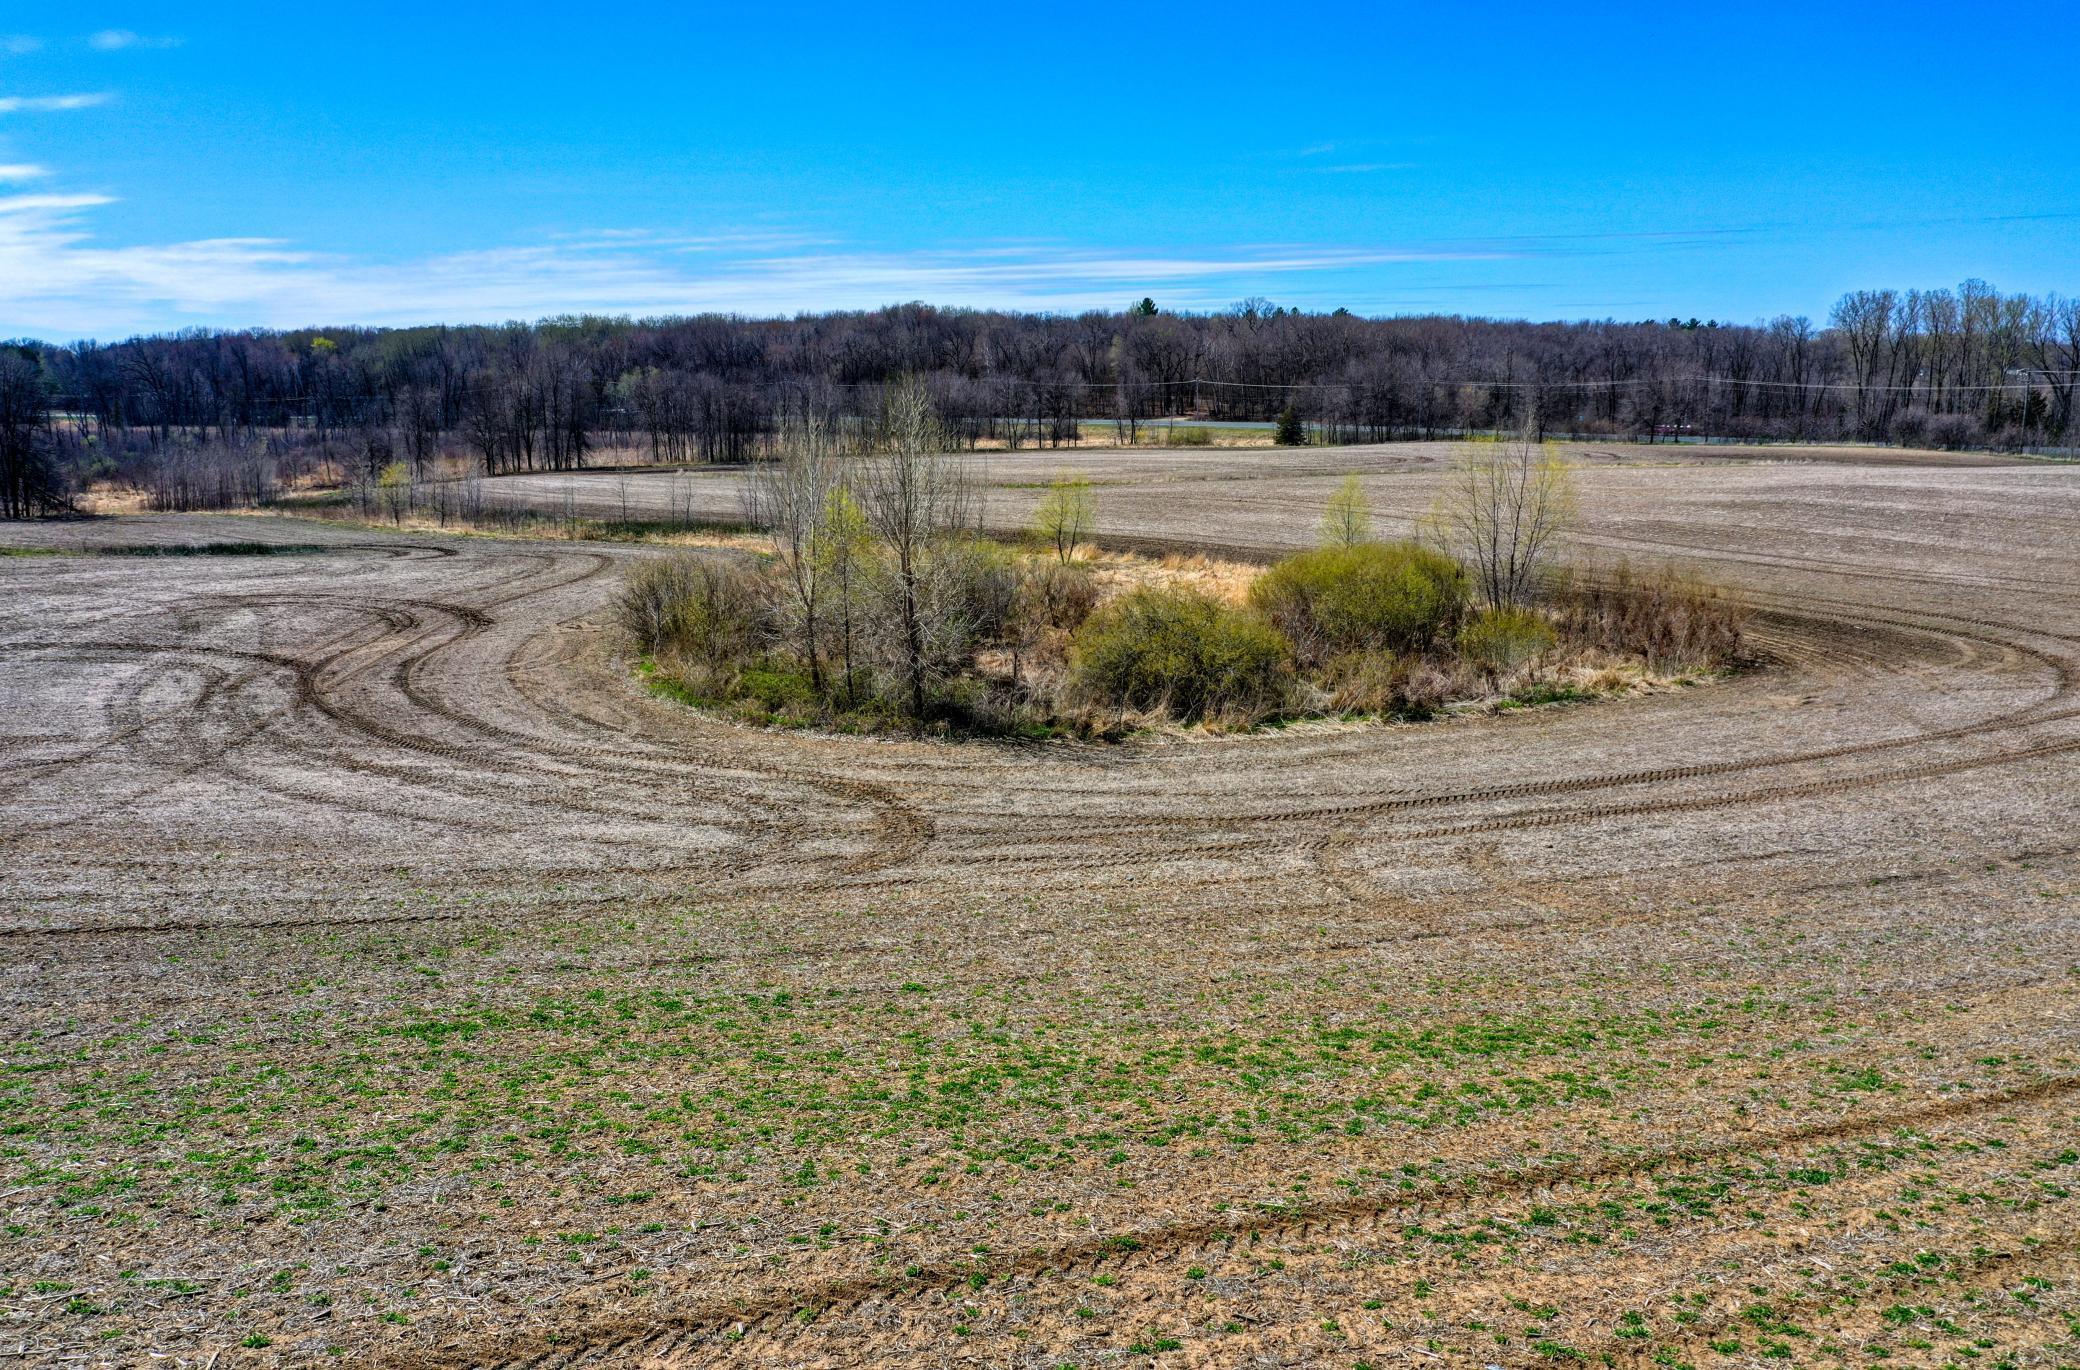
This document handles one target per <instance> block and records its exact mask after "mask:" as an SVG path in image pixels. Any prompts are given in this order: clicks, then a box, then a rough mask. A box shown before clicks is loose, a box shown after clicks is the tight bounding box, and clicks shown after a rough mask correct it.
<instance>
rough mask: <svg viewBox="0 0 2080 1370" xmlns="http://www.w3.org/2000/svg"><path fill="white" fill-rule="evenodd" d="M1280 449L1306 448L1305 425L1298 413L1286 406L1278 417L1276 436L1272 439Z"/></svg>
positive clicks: (1290, 406)
mask: <svg viewBox="0 0 2080 1370" xmlns="http://www.w3.org/2000/svg"><path fill="white" fill-rule="evenodd" d="M1272 441H1274V442H1276V443H1277V444H1278V445H1279V446H1280V447H1305V446H1307V424H1306V422H1305V421H1304V420H1303V419H1302V418H1301V417H1300V411H1299V410H1297V409H1295V408H1293V406H1292V405H1290V404H1289V405H1287V406H1286V407H1285V409H1284V410H1283V411H1281V412H1280V414H1279V416H1278V434H1277V436H1276V437H1274V438H1273V439H1272Z"/></svg>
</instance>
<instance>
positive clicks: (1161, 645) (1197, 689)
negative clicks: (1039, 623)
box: [1072, 589, 1292, 724]
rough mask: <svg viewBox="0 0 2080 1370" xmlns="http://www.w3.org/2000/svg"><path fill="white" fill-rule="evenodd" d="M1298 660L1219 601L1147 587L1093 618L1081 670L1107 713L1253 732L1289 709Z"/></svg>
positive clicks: (1077, 665) (1083, 636)
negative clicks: (1168, 717)
mask: <svg viewBox="0 0 2080 1370" xmlns="http://www.w3.org/2000/svg"><path fill="white" fill-rule="evenodd" d="M1291 655H1292V649H1291V646H1290V644H1288V643H1287V641H1286V639H1285V637H1284V635H1283V634H1281V633H1280V632H1279V631H1278V630H1277V629H1276V628H1274V627H1272V626H1271V625H1270V624H1268V623H1266V622H1265V621H1264V620H1263V619H1261V618H1259V617H1257V616H1256V615H1254V614H1250V613H1246V612H1244V611H1243V610H1240V609H1236V608H1232V607H1230V606H1229V605H1226V604H1223V603H1222V602H1221V601H1220V600H1217V599H1215V598H1214V597H1213V596H1211V595H1208V594H1203V593H1200V592H1199V591H1196V590H1155V589H1141V590H1136V591H1134V592H1133V593H1131V594H1129V595H1126V596H1125V597H1123V598H1121V599H1118V600H1115V601H1114V602H1113V603H1111V604H1108V605H1106V606H1105V607H1104V608H1102V609H1100V610H1098V612H1097V613H1095V614H1093V615H1092V616H1091V618H1090V620H1089V622H1087V623H1085V624H1084V625H1083V627H1082V629H1081V630H1080V631H1078V632H1077V634H1076V636H1075V640H1074V647H1073V651H1072V663H1073V665H1074V669H1075V674H1076V680H1077V682H1078V684H1079V685H1080V686H1081V687H1082V689H1083V690H1084V691H1085V692H1086V693H1087V694H1088V695H1089V696H1090V697H1091V698H1092V699H1094V700H1095V701H1097V702H1099V703H1100V704H1101V705H1103V706H1109V707H1113V708H1116V709H1121V710H1125V709H1136V710H1140V711H1143V712H1157V711H1167V712H1169V713H1170V714H1172V715H1174V716H1175V717H1177V718H1180V719H1183V720H1185V721H1187V722H1194V721H1197V720H1200V719H1214V720H1217V721H1221V722H1232V723H1242V724H1249V723H1255V722H1257V721H1258V720H1260V719H1262V718H1264V717H1265V716H1267V715H1269V714H1272V713H1276V712H1277V711H1278V710H1279V708H1280V706H1281V704H1282V703H1283V702H1284V699H1285V694H1286V686H1287V684H1288V680H1289V663H1290V660H1291Z"/></svg>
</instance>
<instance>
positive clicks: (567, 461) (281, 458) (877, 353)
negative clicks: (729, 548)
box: [14, 281, 2080, 500]
mask: <svg viewBox="0 0 2080 1370" xmlns="http://www.w3.org/2000/svg"><path fill="white" fill-rule="evenodd" d="M14 352H15V354H17V355H20V356H23V357H25V358H27V359H29V360H31V361H33V363H34V365H35V367H36V370H37V379H38V384H39V385H40V387H41V389H42V391H43V392H44V394H45V395H46V396H47V402H48V408H49V410H50V412H51V413H53V414H54V415H56V416H57V417H58V419H59V420H60V422H59V423H58V424H57V425H56V430H55V431H54V436H53V437H52V439H51V440H52V441H53V442H58V443H59V444H60V445H65V444H66V442H67V439H68V435H69V446H66V450H65V453H64V454H63V455H65V456H66V457H67V458H68V461H67V462H66V465H67V468H68V469H69V470H72V471H73V472H74V474H76V475H81V476H86V477H93V476H97V475H101V476H109V475H113V476H115V477H117V478H119V479H121V478H126V477H131V476H136V475H139V474H141V473H148V472H151V471H158V470H161V469H163V468H168V467H169V466H171V467H178V466H180V464H181V454H183V453H189V454H192V453H194V452H196V451H200V450H205V449H206V450H207V451H208V453H209V454H210V455H209V460H208V462H207V463H206V465H207V467H208V468H209V469H208V472H207V473H203V474H199V475H198V474H196V473H195V472H193V471H191V472H189V473H188V474H187V475H184V476H182V477H181V478H180V479H179V480H177V481H174V482H172V483H170V484H169V486H168V490H167V493H168V495H169V498H172V499H175V500H179V499H182V498H185V496H183V495H182V494H181V493H180V489H181V488H185V487H195V488H196V489H198V490H201V491H204V492H209V491H213V490H215V488H216V487H218V486H224V487H226V488H228V489H232V490H250V489H251V488H253V487H255V486H257V485H261V484H265V483H267V482H268V481H270V480H272V479H273V478H274V477H273V475H269V474H262V472H263V470H264V471H267V472H280V471H284V470H286V473H287V474H291V475H294V474H298V473H299V468H300V464H301V463H303V462H306V461H309V460H314V459H319V458H322V459H323V460H327V461H331V462H334V463H338V462H340V461H343V460H344V461H352V462H357V463H360V464H362V465H364V466H365V467H366V468H367V469H369V470H379V469H383V468H387V467H388V466H390V465H391V464H393V463H398V462H402V463H405V464H406V465H407V466H408V467H409V468H411V469H412V470H413V471H414V472H415V473H416V474H425V473H427V472H428V471H429V469H430V468H431V467H432V466H433V465H434V463H435V462H436V461H437V460H440V459H447V460H450V461H462V460H467V461H468V462H469V463H470V464H471V465H472V466H473V467H474V468H475V469H476V470H478V471H481V472H483V473H485V474H498V473H502V472H507V471H526V470H545V469H546V470H563V469H572V468H576V467H581V466H584V465H586V464H587V463H588V461H592V460H596V459H597V458H596V454H597V453H599V452H601V451H603V450H608V449H611V450H614V451H616V452H617V453H623V452H626V451H627V450H629V449H631V448H633V449H636V450H639V451H641V452H644V453H646V454H647V455H648V456H649V457H650V458H652V459H654V460H658V461H668V462H685V461H707V462H715V461H724V462H727V461H738V460H742V459H744V458H746V457H748V456H751V455H754V454H756V453H757V452H759V451H761V450H763V449H764V448H765V447H766V446H768V445H769V443H770V441H771V439H772V435H773V434H774V433H775V432H777V431H778V429H779V427H780V426H781V425H782V424H783V423H784V422H787V421H789V420H790V419H796V418H814V419H817V420H819V421H837V422H840V423H842V422H844V421H847V420H857V419H858V418H859V417H860V416H866V415H872V414H875V413H878V412H879V411H880V409H881V406H882V402H883V398H884V395H883V391H884V389H885V387H886V386H888V385H889V384H890V382H891V381H893V380H894V379H895V378H898V377H918V378H921V379H922V380H923V382H924V383H925V385H926V386H927V388H928V389H929V391H930V394H931V397H932V401H933V404H934V406H935V408H936V410H937V412H938V413H939V414H940V416H941V417H942V420H943V421H944V423H945V425H946V427H947V430H948V431H949V432H950V433H951V434H952V435H953V437H954V438H955V439H956V440H957V441H961V442H964V443H969V444H975V443H980V442H984V441H990V442H1003V443H1007V444H1012V445H1024V444H1059V443H1063V442H1069V441H1074V440H1076V439H1078V438H1080V437H1083V436H1085V430H1086V429H1087V428H1088V427H1089V426H1090V425H1093V424H1099V425H1106V426H1107V428H1106V430H1105V432H1104V434H1103V436H1106V437H1108V438H1117V439H1118V440H1120V441H1126V442H1132V441H1136V440H1139V439H1141V438H1143V437H1144V431H1143V430H1144V429H1145V428H1146V426H1147V425H1148V424H1149V423H1150V422H1151V421H1152V420H1159V419H1167V418H1174V417H1179V416H1191V417H1196V418H1201V419H1208V420H1215V421H1219V420H1248V421H1262V422H1269V421H1271V420H1274V419H1276V418H1277V417H1278V416H1280V415H1281V414H1282V413H1284V412H1285V411H1287V410H1288V409H1290V410H1292V411H1293V413H1294V414H1295V415H1297V416H1298V417H1299V418H1300V419H1301V420H1302V421H1304V422H1305V424H1306V425H1307V427H1308V429H1309V430H1310V432H1311V435H1312V436H1313V437H1314V438H1315V439H1316V440H1321V441H1336V442H1348V441H1386V440H1394V439H1405V438H1436V437H1448V436H1456V435H1461V434H1465V433H1468V432H1489V431H1500V430H1504V429H1513V428H1515V427H1516V426H1517V425H1518V424H1519V423H1521V422H1522V421H1523V420H1524V419H1525V418H1526V417H1527V416H1528V417H1530V418H1531V419H1532V420H1533V421H1534V422H1535V423H1536V424H1537V425H1538V426H1539V427H1540V428H1541V429H1543V430H1544V431H1545V432H1546V433H1548V434H1554V433H1564V434H1575V435H1582V436H1607V437H1611V438H1614V439H1615V438H1631V439H1642V440H1668V439H1673V438H1687V437H1698V438H1703V437H1712V438H1725V439H1749V440H1802V441H1837V440H1859V441H1870V442H1896V443H1902V444H1935V445H1941V446H1948V447H1997V448H2018V447H2024V446H2030V445H2038V446H2043V445H2053V444H2060V443H2066V442H2070V441H2072V439H2073V435H2074V433H2075V427H2074V413H2073V408H2074V398H2075V382H2076V380H2080V302H2076V301H2074V300H2071V299H2066V298H2062V297H2058V296H2041V297H2039V296H2029V295H2010V294H2003V293H2001V292H1999V291H1997V290H1994V289H1992V288H1991V287H1989V286H1987V285H1985V284H1984V283H1982V282H1977V281H1968V282H1966V283H1965V284H1964V285H1962V286H1961V287H1959V288H1958V289H1956V290H1932V291H1906V292H1898V291H1890V290H1874V291H1858V292H1855V293H1853V294H1851V295H1848V296H1845V297H1844V298H1843V299H1842V301H1841V302H1840V303H1839V304H1838V305H1837V306H1836V307H1835V309H1834V310H1833V312H1832V314H1831V316H1830V318H1829V321H1828V323H1827V325H1826V326H1824V327H1823V326H1820V325H1816V324H1815V323H1813V322H1812V321H1811V320H1809V319H1806V318H1794V317H1789V316H1786V317H1780V318H1777V319H1774V320H1772V321H1770V322H1767V323H1758V324H1730V323H1723V322H1720V321H1717V320H1707V321H1703V322H1700V321H1698V320H1695V319H1690V320H1679V319H1668V320H1664V321H1645V322H1616V321H1611V320H1605V321H1601V322H1582V323H1543V324H1539V323H1524V322H1512V321H1505V320H1492V319H1469V318H1459V317H1444V316H1431V317H1400V318H1381V319H1367V318H1360V317H1357V316H1355V315H1353V314H1351V313H1349V312H1348V311H1344V310H1338V311H1336V312H1334V313H1326V314H1324V313H1307V312H1304V311H1300V310H1292V309H1283V308H1278V307H1274V306H1271V305H1269V304H1268V303H1266V302H1264V301H1261V300H1249V301H1244V302H1242V303H1240V304H1237V305H1235V306H1233V307H1232V308H1230V309H1228V310H1226V311H1223V312H1220V313H1215V314H1176V313H1166V312H1164V311H1162V310H1160V309H1158V308H1156V307H1155V305H1154V302H1153V301H1144V302H1143V303H1142V304H1141V305H1140V306H1137V307H1135V308H1133V309H1130V310H1128V311H1126V312H1124V313H1117V314H1113V313H1099V312H1094V313H1087V314H1082V315H1078V316H1075V317H1066V316H1060V315H1043V314H1020V313H1003V312H995V311H984V310H965V309H937V308H932V307H930V306H926V305H915V304H913V305H902V306H897V307H892V308H887V309H881V310H876V311H872V312H865V313H836V314H821V315H804V316H800V317H796V318H792V319H750V318H738V317H725V316H716V315H710V316H701V317H697V318H678V319H645V320H630V319H619V318H603V317H589V316H587V317H566V318H557V319H549V320H544V321H542V322H540V323H536V324H507V325H503V326H495V327H459V328H449V327H435V328H407V329H363V328H330V329H324V330H312V329H299V330H294V331H289V332H269V331H240V332H220V331H208V330H189V331H185V332H182V333H178V334H173V335H164V336H155V337H141V338H133V339H130V340H128V341H125V342H119V343H110V344H102V343H92V342H86V343H79V344H75V345H71V346H56V345H49V344H40V343H26V344H16V345H14ZM191 464H192V463H191ZM227 464H228V465H229V466H231V467H232V468H234V470H233V474H232V475H230V476H228V477H220V476H219V475H218V474H217V471H218V468H221V467H224V466H226V465H227Z"/></svg>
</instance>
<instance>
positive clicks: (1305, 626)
mask: <svg viewBox="0 0 2080 1370" xmlns="http://www.w3.org/2000/svg"><path fill="white" fill-rule="evenodd" d="M1466 594H1467V580H1466V572H1465V570H1464V568H1462V567H1461V566H1460V565H1459V563H1458V562H1456V561H1454V560H1453V559H1452V558H1450V557H1448V556H1446V555H1444V554H1443V553H1442V552H1436V551H1432V550H1431V549H1429V548H1427V547H1421V546H1418V545H1416V544H1415V543H1412V542H1361V543H1356V544H1354V545H1351V546H1348V547H1323V548H1321V549H1319V550H1317V551H1313V552H1302V553H1301V554H1300V555H1298V556H1295V557H1288V558H1286V559H1285V560H1284V561H1281V562H1280V563H1278V564H1277V565H1276V566H1274V567H1272V568H1271V569H1270V570H1269V571H1266V572H1265V573H1264V574H1263V575H1262V576H1260V577H1258V579H1257V582H1256V583H1255V584H1254V585H1252V586H1251V587H1250V603H1251V604H1252V605H1254V606H1255V607H1256V609H1257V610H1258V611H1259V612H1260V613H1262V614H1263V615H1264V616H1265V617H1266V618H1267V619H1269V620H1270V621H1271V622H1272V623H1273V624H1274V625H1276V626H1277V628H1278V629H1279V631H1280V632H1282V633H1284V634H1285V635H1286V637H1287V638H1288V639H1290V640H1291V642H1292V644H1293V648H1294V650H1295V652H1297V653H1298V654H1299V655H1300V657H1301V659H1302V660H1304V661H1307V662H1309V663H1311V664H1320V663H1322V662H1325V661H1327V660H1329V659H1330V658H1332V657H1336V656H1340V655H1343V654H1346V653H1350V652H1382V651H1388V652H1420V651H1423V650H1425V649H1427V648H1428V647H1430V646H1431V645H1432V644H1433V643H1434V642H1436V641H1438V640H1439V639H1440V638H1442V637H1443V636H1445V635H1446V634H1448V633H1449V631H1450V630H1451V628H1452V626H1453V625H1454V624H1455V623H1457V621H1458V619H1459V615H1460V614H1461V613H1462V612H1463V611H1464V609H1465V607H1466Z"/></svg>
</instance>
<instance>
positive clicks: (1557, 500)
mask: <svg viewBox="0 0 2080 1370" xmlns="http://www.w3.org/2000/svg"><path fill="white" fill-rule="evenodd" d="M1574 517H1575V482H1574V470H1573V468H1572V467H1570V466H1569V465H1568V464H1567V463H1566V462H1564V461H1561V460H1560V459H1559V458H1558V457H1556V456H1553V455H1551V454H1549V453H1548V452H1547V451H1546V449H1545V445H1544V444H1543V443H1539V442H1535V441H1533V440H1532V439H1530V438H1529V437H1521V438H1518V439H1515V440H1514V441H1511V442H1506V443H1498V444H1494V445H1491V446H1483V445H1468V446H1467V448H1466V449H1465V451H1464V453H1463V454H1462V456H1461V457H1460V460H1459V464H1458V465H1457V466H1456V467H1455V468H1454V469H1453V471H1452V473H1451V477H1450V479H1449V480H1448V481H1447V482H1446V484H1445V488H1444V490H1443V491H1442V492H1441V493H1440V494H1439V495H1438V499H1437V505H1436V507H1435V508H1434V509H1433V510H1432V512H1431V519H1430V521H1431V527H1432V529H1433V531H1434V532H1435V533H1436V535H1437V536H1438V537H1439V539H1440V540H1441V541H1442V542H1443V543H1444V544H1445V546H1446V548H1447V549H1448V550H1449V551H1451V552H1453V553H1454V554H1456V555H1457V556H1459V557H1460V558H1462V559H1463V560H1464V561H1465V562H1466V564H1467V566H1468V567H1469V568H1470V569H1471V570H1472V572H1473V576H1474V582H1475V584H1476V585H1477V586H1478V587H1479V589H1480V591H1481V594H1482V595H1483V597H1485V598H1486V599H1487V601H1488V603H1490V604H1492V605H1494V606H1495V607H1496V608H1511V607H1515V606H1517V605H1521V604H1523V603H1524V602H1525V601H1526V600H1527V599H1529V598H1530V595H1531V592H1532V590H1533V589H1535V588H1536V586H1537V584H1538V581H1539V578H1540V576H1541V575H1543V574H1544V572H1545V569H1546V566H1547V563H1548V561H1549V560H1550V558H1551V556H1552V552H1553V544H1554V542H1555V541H1556V540H1557V539H1558V538H1559V536H1560V534H1561V533H1563V532H1564V531H1566V529H1567V528H1568V527H1569V525H1571V524H1572V523H1573V522H1574Z"/></svg>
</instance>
